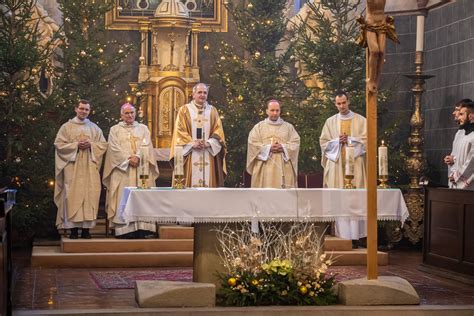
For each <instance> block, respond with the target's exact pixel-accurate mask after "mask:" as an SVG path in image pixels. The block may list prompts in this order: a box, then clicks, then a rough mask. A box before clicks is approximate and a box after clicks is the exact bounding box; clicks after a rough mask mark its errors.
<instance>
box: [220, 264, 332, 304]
mask: <svg viewBox="0 0 474 316" xmlns="http://www.w3.org/2000/svg"><path fill="white" fill-rule="evenodd" d="M219 278H220V281H221V287H220V289H219V292H218V294H217V302H218V304H219V305H224V306H265V305H330V304H336V303H337V296H336V294H335V293H334V292H333V290H332V288H333V286H334V284H335V276H334V275H332V276H327V275H326V274H320V276H319V278H317V279H305V280H298V279H297V278H296V277H295V275H294V274H293V270H292V267H291V264H290V263H289V262H288V261H287V260H283V261H281V260H273V261H272V262H270V263H268V264H264V265H262V270H261V271H259V272H257V273H250V272H249V271H240V272H237V273H236V274H235V275H229V274H220V275H219Z"/></svg>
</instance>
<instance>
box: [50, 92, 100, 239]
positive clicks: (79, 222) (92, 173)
mask: <svg viewBox="0 0 474 316" xmlns="http://www.w3.org/2000/svg"><path fill="white" fill-rule="evenodd" d="M90 109H91V106H90V104H89V102H88V101H86V100H80V101H79V103H78V104H77V105H76V106H75V108H74V110H75V111H76V117H74V118H73V119H71V120H69V121H68V122H66V123H64V124H63V125H62V126H61V128H60V129H59V131H58V134H57V135H56V139H55V140H54V146H55V148H56V153H55V174H56V181H55V186H54V203H55V204H56V206H57V207H58V213H57V216H56V226H57V228H58V229H71V234H70V235H69V237H70V238H71V239H77V238H78V229H79V228H81V229H82V231H81V237H82V238H87V239H89V238H91V235H90V232H89V228H92V227H94V226H95V223H96V219H97V212H98V210H99V198H100V191H101V184H100V174H99V170H100V167H101V165H102V157H103V155H104V153H105V151H106V149H107V142H106V140H105V138H104V135H103V134H102V130H101V129H100V128H99V127H98V126H97V125H96V124H94V123H92V122H91V121H90V120H89V119H87V117H88V116H89V113H90Z"/></svg>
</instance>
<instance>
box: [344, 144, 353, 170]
mask: <svg viewBox="0 0 474 316" xmlns="http://www.w3.org/2000/svg"><path fill="white" fill-rule="evenodd" d="M345 171H346V172H345V175H346V176H353V175H354V147H352V146H350V145H348V146H346V168H345Z"/></svg>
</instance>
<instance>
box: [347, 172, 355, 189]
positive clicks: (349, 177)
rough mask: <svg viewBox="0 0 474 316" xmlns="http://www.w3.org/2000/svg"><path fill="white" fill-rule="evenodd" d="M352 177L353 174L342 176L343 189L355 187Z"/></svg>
mask: <svg viewBox="0 0 474 316" xmlns="http://www.w3.org/2000/svg"><path fill="white" fill-rule="evenodd" d="M353 179H354V176H353V175H345V176H344V189H355V188H356V187H355V186H354V185H353V184H352V180H353Z"/></svg>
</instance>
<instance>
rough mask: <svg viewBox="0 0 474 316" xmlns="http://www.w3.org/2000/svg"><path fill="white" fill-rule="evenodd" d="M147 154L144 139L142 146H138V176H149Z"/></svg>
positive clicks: (147, 150)
mask: <svg viewBox="0 0 474 316" xmlns="http://www.w3.org/2000/svg"><path fill="white" fill-rule="evenodd" d="M148 153H149V149H148V146H147V143H146V139H145V138H144V139H143V141H142V145H141V146H140V174H142V175H149V174H150V165H149V163H148Z"/></svg>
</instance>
